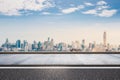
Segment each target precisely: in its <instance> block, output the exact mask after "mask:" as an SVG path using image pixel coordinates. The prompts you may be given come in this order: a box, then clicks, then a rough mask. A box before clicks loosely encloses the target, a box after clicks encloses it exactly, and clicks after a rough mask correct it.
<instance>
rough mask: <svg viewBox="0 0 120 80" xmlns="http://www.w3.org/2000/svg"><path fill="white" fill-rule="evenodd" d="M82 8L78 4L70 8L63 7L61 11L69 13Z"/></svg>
mask: <svg viewBox="0 0 120 80" xmlns="http://www.w3.org/2000/svg"><path fill="white" fill-rule="evenodd" d="M83 8H84V6H83V5H80V6H78V7H71V8H67V9H63V10H62V13H64V14H69V13H72V12H75V11H77V10H80V9H83Z"/></svg>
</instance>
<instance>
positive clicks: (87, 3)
mask: <svg viewBox="0 0 120 80" xmlns="http://www.w3.org/2000/svg"><path fill="white" fill-rule="evenodd" d="M84 4H85V5H86V6H94V4H92V3H90V2H85V3H84Z"/></svg>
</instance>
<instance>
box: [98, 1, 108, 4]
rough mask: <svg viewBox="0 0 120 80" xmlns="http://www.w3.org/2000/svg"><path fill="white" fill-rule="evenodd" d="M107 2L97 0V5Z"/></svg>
mask: <svg viewBox="0 0 120 80" xmlns="http://www.w3.org/2000/svg"><path fill="white" fill-rule="evenodd" d="M106 4H107V2H105V1H103V0H102V1H99V2H97V5H106Z"/></svg>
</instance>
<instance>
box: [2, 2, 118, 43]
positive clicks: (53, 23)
mask: <svg viewBox="0 0 120 80" xmlns="http://www.w3.org/2000/svg"><path fill="white" fill-rule="evenodd" d="M119 3H120V1H119V0H10V1H9V0H0V28H1V29H0V34H1V35H0V42H1V43H2V42H4V40H5V38H9V39H10V41H11V42H14V41H15V40H17V39H21V40H24V39H26V40H28V41H29V42H32V41H33V40H37V41H44V40H46V38H47V37H52V38H54V39H55V41H56V42H68V43H70V42H71V41H75V40H79V41H81V40H82V39H86V41H87V42H93V41H96V42H98V43H101V42H102V35H103V32H104V31H106V32H107V33H108V35H107V37H108V39H107V40H108V42H109V43H111V44H119V42H120V38H119V37H120V35H119V34H120V33H119V29H120V28H119V27H120V23H119V21H120V14H119V13H120V5H119Z"/></svg>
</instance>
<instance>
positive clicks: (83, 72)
mask: <svg viewBox="0 0 120 80" xmlns="http://www.w3.org/2000/svg"><path fill="white" fill-rule="evenodd" d="M0 80H120V69H0Z"/></svg>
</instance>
